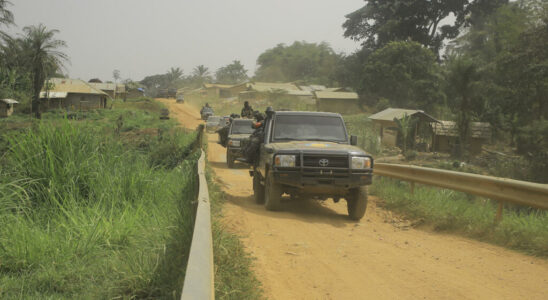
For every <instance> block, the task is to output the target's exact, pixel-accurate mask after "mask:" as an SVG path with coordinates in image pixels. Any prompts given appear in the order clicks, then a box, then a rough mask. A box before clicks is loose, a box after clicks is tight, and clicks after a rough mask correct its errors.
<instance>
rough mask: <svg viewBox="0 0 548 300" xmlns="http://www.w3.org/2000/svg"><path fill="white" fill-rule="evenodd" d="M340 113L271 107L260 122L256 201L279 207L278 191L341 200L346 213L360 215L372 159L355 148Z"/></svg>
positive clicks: (371, 169) (354, 138) (354, 139)
mask: <svg viewBox="0 0 548 300" xmlns="http://www.w3.org/2000/svg"><path fill="white" fill-rule="evenodd" d="M356 144H357V137H356V136H349V135H348V133H347V131H346V127H345V124H344V120H343V118H342V117H341V115H339V114H335V113H323V112H288V111H283V112H273V114H272V116H271V117H269V118H267V119H266V121H265V124H264V145H263V146H261V147H260V148H259V149H260V153H259V159H258V163H257V164H256V165H255V167H254V169H253V171H251V172H250V175H252V176H253V191H254V194H255V200H256V202H257V203H264V205H265V207H266V209H268V210H279V209H281V201H280V200H281V198H282V195H283V194H288V195H291V198H298V197H303V196H306V197H314V198H318V199H323V200H324V199H327V198H333V200H334V201H335V202H338V201H339V200H340V199H341V198H344V199H346V203H347V208H348V215H349V216H350V218H351V219H353V220H359V219H361V218H362V217H363V216H364V214H365V210H366V208H367V188H366V186H367V185H369V184H371V182H372V177H373V158H372V157H371V155H369V154H367V153H366V152H365V151H364V150H362V149H360V148H358V147H356V146H355V145H356Z"/></svg>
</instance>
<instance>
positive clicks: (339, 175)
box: [273, 167, 373, 190]
mask: <svg viewBox="0 0 548 300" xmlns="http://www.w3.org/2000/svg"><path fill="white" fill-rule="evenodd" d="M273 173H274V181H275V182H277V183H280V184H283V185H286V186H291V187H294V188H299V189H307V188H310V187H314V188H321V189H327V190H329V189H333V190H340V189H348V188H355V187H359V186H364V185H369V184H371V183H372V182H373V169H365V170H348V169H343V168H341V169H327V168H312V167H304V168H275V169H274V170H273Z"/></svg>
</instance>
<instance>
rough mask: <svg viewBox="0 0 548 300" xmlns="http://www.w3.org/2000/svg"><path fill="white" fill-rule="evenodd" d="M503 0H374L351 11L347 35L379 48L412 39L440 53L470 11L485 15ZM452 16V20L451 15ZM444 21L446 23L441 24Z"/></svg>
mask: <svg viewBox="0 0 548 300" xmlns="http://www.w3.org/2000/svg"><path fill="white" fill-rule="evenodd" d="M504 2H507V1H504V0H488V1H481V0H476V1H469V0H436V1H430V0H403V1H402V0H371V1H366V4H365V6H363V7H362V8H360V9H358V10H356V11H354V12H352V13H350V14H348V15H347V16H346V18H347V20H346V22H345V23H344V24H343V27H344V29H345V32H344V36H345V37H348V38H351V39H353V40H356V41H363V45H364V47H367V48H370V49H379V48H382V47H384V46H385V45H386V44H388V43H389V42H392V41H405V40H412V41H415V42H418V43H421V44H422V45H424V46H426V47H428V48H430V49H431V50H432V51H434V53H435V54H436V55H437V54H438V52H439V51H440V49H441V48H442V46H443V41H444V40H445V39H452V38H455V37H457V36H458V34H459V32H460V31H461V29H462V27H463V26H464V25H467V24H469V23H470V21H471V20H473V19H472V18H467V17H469V16H470V15H471V14H475V15H482V14H483V13H488V12H489V11H491V10H493V8H496V7H497V6H498V5H500V4H501V3H504ZM449 16H453V21H452V22H449V19H448V17H449ZM442 24H443V25H442Z"/></svg>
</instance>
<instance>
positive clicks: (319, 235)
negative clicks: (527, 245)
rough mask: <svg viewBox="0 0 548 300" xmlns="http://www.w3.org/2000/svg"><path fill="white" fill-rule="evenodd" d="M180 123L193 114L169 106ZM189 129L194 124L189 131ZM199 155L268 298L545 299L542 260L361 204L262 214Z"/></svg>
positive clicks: (217, 162)
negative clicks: (358, 216)
mask: <svg viewBox="0 0 548 300" xmlns="http://www.w3.org/2000/svg"><path fill="white" fill-rule="evenodd" d="M167 104H168V105H170V107H171V109H172V112H171V114H172V117H176V118H178V119H179V120H180V121H181V123H182V124H185V125H187V124H190V123H191V122H190V120H189V119H188V118H189V115H192V116H193V118H194V121H196V119H197V118H198V115H197V114H196V111H197V110H196V109H195V108H192V107H189V106H188V105H183V106H179V105H177V104H175V103H174V101H171V102H169V103H167ZM192 128H194V126H192ZM209 141H210V142H209V153H208V158H209V162H210V164H211V166H212V167H213V169H214V170H215V173H216V178H217V181H218V182H219V183H220V184H221V185H222V187H223V189H224V191H225V193H226V195H227V199H228V201H227V203H226V205H225V207H224V215H225V216H224V222H225V224H226V226H227V227H228V228H230V230H233V231H234V232H236V233H238V234H240V235H241V236H243V238H242V240H243V242H244V244H245V246H246V248H247V250H248V251H249V252H250V253H251V254H252V255H253V256H254V257H255V258H256V260H255V265H254V270H255V272H256V274H257V276H258V278H259V280H260V281H261V282H262V283H263V286H264V289H265V292H266V296H267V297H268V298H270V299H547V297H548V262H547V261H545V260H542V259H536V258H533V257H530V256H526V255H523V254H520V253H516V252H513V251H509V250H506V249H503V248H500V247H496V246H492V245H489V244H485V243H481V242H477V241H474V240H468V239H465V238H461V237H456V236H452V235H444V234H436V233H432V232H428V231H422V230H416V229H413V228H411V227H409V226H407V225H408V224H406V223H405V222H395V223H394V222H393V221H394V220H395V219H397V218H395V217H393V216H392V215H391V213H390V212H387V211H384V210H382V209H380V208H377V207H376V206H375V202H376V201H375V200H376V199H375V198H374V197H373V199H371V201H370V204H369V206H368V208H367V214H366V216H365V217H364V219H362V221H361V222H359V223H355V222H352V221H349V220H348V219H347V217H346V206H345V203H344V201H341V202H340V203H338V204H335V203H333V202H325V203H319V202H315V201H304V202H288V203H285V206H284V207H285V210H284V211H283V212H267V211H266V210H265V209H264V207H262V206H260V205H257V204H255V203H254V201H253V197H252V195H253V191H252V182H251V178H250V177H249V175H248V172H247V168H245V167H244V166H243V165H240V166H239V168H237V169H228V168H227V167H226V161H225V149H224V148H222V147H221V146H220V145H218V144H217V143H216V141H217V137H216V136H210V137H209Z"/></svg>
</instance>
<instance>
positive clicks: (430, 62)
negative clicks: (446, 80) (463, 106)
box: [358, 42, 445, 108]
mask: <svg viewBox="0 0 548 300" xmlns="http://www.w3.org/2000/svg"><path fill="white" fill-rule="evenodd" d="M358 91H359V92H360V93H361V94H362V95H367V97H368V98H369V102H370V103H376V102H377V101H378V100H379V99H380V98H386V99H388V100H389V102H390V104H391V105H392V106H394V107H411V108H415V107H419V108H426V107H434V105H436V104H443V103H444V100H445V96H444V94H443V92H442V80H441V73H440V68H439V66H438V64H437V63H436V58H435V56H434V54H433V53H432V52H431V51H430V50H428V49H426V48H424V47H423V46H421V45H420V44H419V43H416V42H390V43H388V44H387V45H386V46H385V47H383V48H381V49H379V50H377V51H375V52H374V53H372V54H371V55H369V56H368V57H367V59H366V60H365V63H364V65H363V69H362V76H361V81H360V84H359V86H358Z"/></svg>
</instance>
